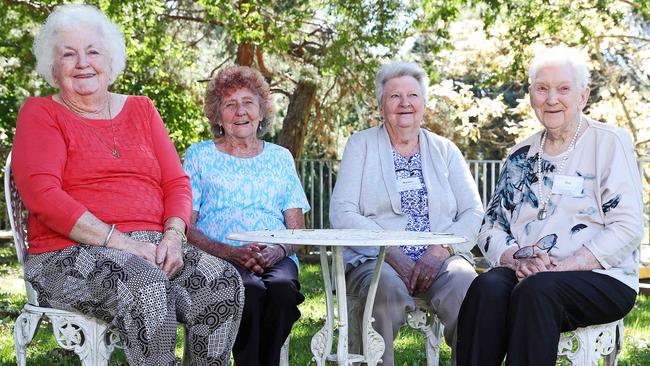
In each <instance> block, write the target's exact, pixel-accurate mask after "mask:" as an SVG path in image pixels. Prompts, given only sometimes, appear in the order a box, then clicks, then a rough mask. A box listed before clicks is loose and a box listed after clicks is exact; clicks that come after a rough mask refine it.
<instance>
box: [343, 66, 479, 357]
mask: <svg viewBox="0 0 650 366" xmlns="http://www.w3.org/2000/svg"><path fill="white" fill-rule="evenodd" d="M427 84H428V77H427V75H426V73H425V71H424V70H423V69H422V68H421V67H420V66H418V65H417V64H414V63H402V62H397V63H391V64H387V65H384V66H383V67H382V68H381V69H380V70H379V72H378V73H377V77H376V80H375V86H376V96H377V102H378V103H379V106H380V108H381V112H382V115H383V119H384V123H383V124H382V125H379V126H377V127H373V128H369V129H367V130H364V131H361V132H358V133H355V134H354V135H353V136H352V137H350V139H349V140H348V143H347V145H346V147H345V152H344V154H343V160H342V162H341V168H340V172H339V175H338V179H337V182H336V186H335V188H334V193H333V195H332V200H331V203H330V222H331V224H332V227H334V228H337V229H375V230H376V229H380V230H382V229H383V230H405V231H434V232H450V233H453V234H457V235H462V236H464V237H465V238H467V242H466V243H465V244H464V245H459V246H455V247H451V246H449V247H443V246H438V245H431V246H426V245H423V246H395V247H391V248H389V249H388V250H387V253H386V265H384V266H383V269H382V273H381V277H380V280H379V287H378V290H377V295H376V298H375V304H374V310H373V317H374V318H375V322H374V323H373V327H374V328H375V330H377V331H378V332H379V333H380V334H381V335H382V337H383V338H384V340H385V342H386V349H385V351H384V354H383V356H382V360H383V364H384V365H393V339H394V338H395V336H396V335H397V332H398V330H399V328H400V327H401V326H402V325H403V324H404V323H405V321H406V315H405V314H406V312H407V311H409V310H412V309H414V301H413V296H418V297H421V298H424V299H425V300H426V301H428V303H429V304H430V306H431V308H432V310H433V311H434V312H435V313H436V314H437V315H438V317H439V318H440V320H441V321H442V323H443V324H444V326H445V339H446V341H447V344H449V345H450V346H451V348H452V353H453V350H454V345H455V339H456V319H457V317H458V310H459V308H460V305H461V303H462V301H463V297H464V296H465V292H466V291H467V288H468V287H469V286H470V284H471V282H472V280H473V279H474V278H475V277H476V272H475V271H474V268H473V265H472V257H471V254H470V249H471V248H472V247H473V246H474V243H475V240H476V235H477V233H478V230H479V226H480V224H481V220H482V218H483V209H482V205H481V200H480V198H479V195H478V190H477V188H476V185H475V184H474V181H473V179H472V177H471V175H470V172H469V169H468V167H467V165H466V163H465V160H464V159H463V156H462V154H461V152H460V150H459V149H458V148H457V147H456V145H454V144H453V143H452V142H451V141H449V140H447V139H445V138H443V137H440V136H438V135H436V134H434V133H432V132H430V131H428V130H425V129H423V128H421V127H420V124H421V122H422V117H423V115H424V111H425V104H426V93H427V86H428V85H427ZM378 251H379V250H378V248H377V247H374V248H368V247H365V248H360V247H347V248H345V251H344V260H345V263H346V279H347V284H348V285H347V286H348V289H347V290H348V292H349V293H350V294H351V295H356V296H358V297H360V298H365V297H366V296H367V293H368V287H369V285H370V281H371V277H372V272H373V269H374V266H375V263H376V258H377V254H378ZM360 318H361V314H351V317H350V319H353V320H354V319H360ZM354 334H355V329H351V338H350V341H351V344H350V348H351V350H355V349H357V347H358V346H359V343H360V339H358V337H355V336H354ZM452 359H453V356H452ZM452 362H454V361H453V360H452Z"/></svg>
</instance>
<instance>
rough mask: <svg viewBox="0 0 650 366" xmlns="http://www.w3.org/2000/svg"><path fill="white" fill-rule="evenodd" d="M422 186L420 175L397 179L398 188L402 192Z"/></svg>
mask: <svg viewBox="0 0 650 366" xmlns="http://www.w3.org/2000/svg"><path fill="white" fill-rule="evenodd" d="M420 188H422V183H420V178H419V177H409V178H402V179H398V180H397V190H398V191H400V192H404V191H414V190H418V189H420Z"/></svg>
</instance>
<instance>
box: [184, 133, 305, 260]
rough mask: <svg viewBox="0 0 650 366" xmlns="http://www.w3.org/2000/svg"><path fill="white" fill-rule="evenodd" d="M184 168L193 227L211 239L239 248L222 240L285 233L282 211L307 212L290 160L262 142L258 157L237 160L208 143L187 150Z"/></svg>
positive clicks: (277, 148) (283, 152) (285, 153)
mask: <svg viewBox="0 0 650 366" xmlns="http://www.w3.org/2000/svg"><path fill="white" fill-rule="evenodd" d="M183 167H184V168H185V172H187V174H188V175H189V176H190V182H191V183H192V205H193V210H194V211H197V212H198V218H197V222H196V226H197V228H198V229H199V230H200V231H201V232H202V233H203V234H205V235H206V236H208V237H209V238H211V239H213V240H217V241H220V242H223V243H228V244H231V245H243V244H245V243H242V242H236V241H231V240H228V239H226V235H228V234H229V233H231V232H235V231H249V230H276V229H285V228H286V227H285V225H284V216H283V212H284V211H286V210H288V209H290V208H301V209H302V211H303V213H305V212H307V211H309V202H307V197H306V196H305V192H304V190H303V188H302V185H301V184H300V180H299V179H298V174H297V173H296V168H295V165H294V162H293V157H292V156H291V153H290V152H289V150H287V149H285V148H283V147H281V146H278V145H275V144H272V143H269V142H264V149H263V150H262V153H261V154H259V155H257V156H255V157H252V158H239V157H236V156H232V155H229V154H226V153H223V152H221V151H219V149H217V148H216V146H215V145H214V142H213V141H212V140H209V141H203V142H199V143H196V144H194V145H192V146H190V148H189V149H188V150H187V152H186V154H185V162H184V164H183ZM292 259H293V260H294V261H295V262H296V264H297V259H296V258H295V256H294V257H293V258H292Z"/></svg>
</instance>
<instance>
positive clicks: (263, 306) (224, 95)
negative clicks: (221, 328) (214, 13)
mask: <svg viewBox="0 0 650 366" xmlns="http://www.w3.org/2000/svg"><path fill="white" fill-rule="evenodd" d="M205 113H206V115H207V117H208V119H209V120H210V124H211V127H212V131H213V134H214V136H215V137H214V139H212V140H209V141H204V142H200V143H198V144H195V145H193V146H191V147H190V148H189V149H188V150H187V154H186V155H185V165H184V167H185V171H186V172H187V173H188V175H189V176H190V181H191V183H192V195H193V206H194V209H193V210H194V211H193V213H192V218H191V227H190V230H189V232H188V235H187V236H188V240H189V241H191V242H192V243H193V244H194V245H196V246H198V247H199V248H201V249H203V250H205V251H206V252H208V253H210V254H213V255H215V256H217V257H220V258H223V259H226V260H228V261H230V262H231V263H233V264H234V266H235V267H236V268H237V269H238V270H239V273H240V274H241V276H242V279H243V280H244V287H245V304H244V314H243V317H242V322H241V326H240V327H239V334H238V335H237V339H236V341H235V346H234V347H233V354H234V357H235V363H236V364H237V365H238V366H248V365H251V366H252V365H274V366H277V365H278V363H279V359H280V349H281V348H282V344H283V343H284V341H285V339H286V338H287V336H288V335H289V333H290V332H291V327H292V325H293V323H294V322H295V321H296V320H297V319H298V318H299V317H300V311H299V310H298V305H299V304H300V303H301V302H302V301H303V300H304V297H303V295H302V294H301V293H300V284H299V283H298V267H297V265H298V262H297V259H296V256H295V254H294V251H293V248H292V247H291V246H284V245H282V246H280V245H275V246H266V245H264V244H261V243H254V244H247V245H241V243H237V242H229V241H228V240H227V239H226V235H227V234H228V233H230V232H235V231H247V230H264V229H269V230H273V229H285V228H286V229H300V228H304V226H305V225H304V213H305V212H307V211H308V210H309V204H308V202H307V198H306V197H305V193H304V191H303V189H302V186H301V184H300V181H299V180H298V175H297V174H296V170H295V165H294V162H293V157H292V156H291V153H290V152H289V151H288V150H287V149H285V148H283V147H280V146H278V145H275V144H272V143H269V142H265V141H262V140H261V139H260V138H259V137H260V136H262V135H264V134H265V133H266V131H267V128H268V127H269V124H270V122H271V120H272V118H273V115H274V109H273V101H272V100H271V97H270V88H269V85H268V84H267V83H266V81H265V80H264V78H263V77H262V75H261V74H260V73H259V72H258V71H257V70H254V69H251V68H249V67H242V66H240V67H230V68H227V69H224V70H222V71H221V72H219V74H218V75H217V77H216V78H215V79H214V80H212V81H211V82H210V83H209V85H208V88H207V90H206V94H205Z"/></svg>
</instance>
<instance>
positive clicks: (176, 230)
mask: <svg viewBox="0 0 650 366" xmlns="http://www.w3.org/2000/svg"><path fill="white" fill-rule="evenodd" d="M168 231H173V232H175V233H176V235H178V236H179V237H180V238H181V244H187V236H185V233H184V232H182V231H180V230H179V229H177V228H175V227H173V226H170V227H168V228H167V229H165V233H167V232H168Z"/></svg>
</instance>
